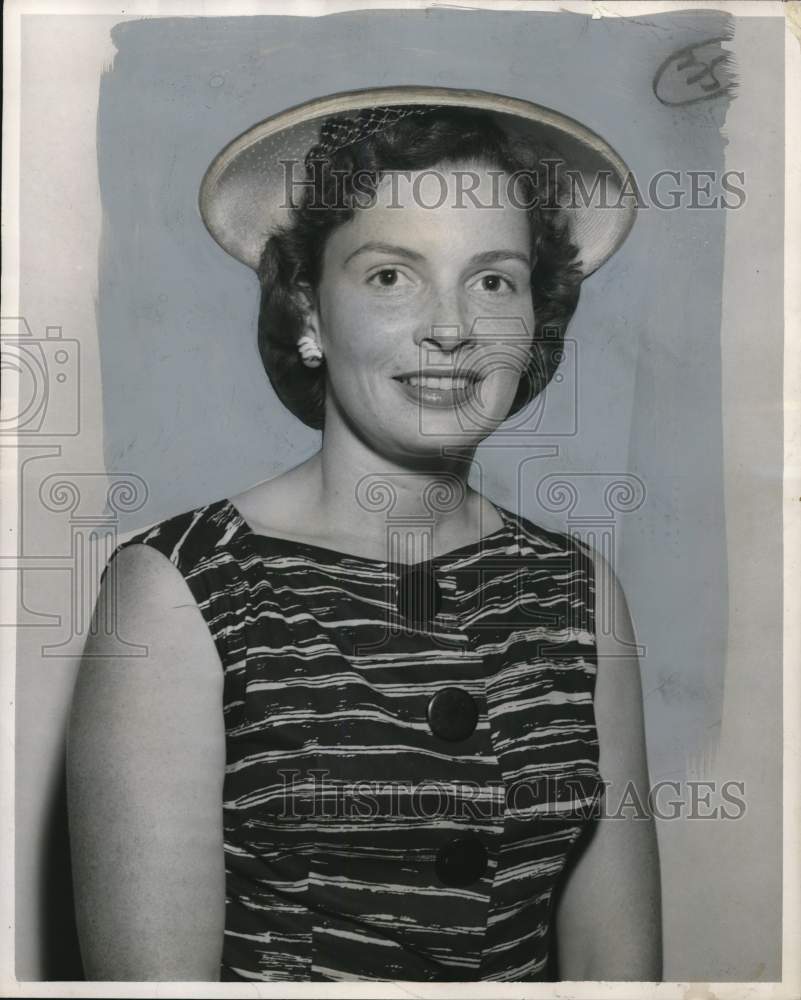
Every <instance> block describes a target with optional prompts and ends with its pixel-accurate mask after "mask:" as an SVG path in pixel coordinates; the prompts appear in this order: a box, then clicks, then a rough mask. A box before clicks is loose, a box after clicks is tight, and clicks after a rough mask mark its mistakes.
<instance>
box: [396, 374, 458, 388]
mask: <svg viewBox="0 0 801 1000" xmlns="http://www.w3.org/2000/svg"><path fill="white" fill-rule="evenodd" d="M470 381H471V380H470V379H468V378H459V377H457V378H450V377H448V376H446V375H422V376H419V377H418V376H417V375H409V376H408V377H407V378H402V379H401V382H405V383H406V384H407V385H420V386H422V387H423V388H424V389H464V388H465V387H466V386H467V385H468V383H469V382H470Z"/></svg>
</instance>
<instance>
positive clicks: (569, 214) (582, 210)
mask: <svg viewBox="0 0 801 1000" xmlns="http://www.w3.org/2000/svg"><path fill="white" fill-rule="evenodd" d="M420 105H436V106H439V107H453V108H467V109H471V110H476V111H484V112H487V113H489V114H490V115H491V116H492V117H493V119H494V120H495V122H496V123H497V125H499V126H500V127H501V128H502V129H503V130H504V132H505V133H506V134H507V136H508V137H509V138H510V139H511V140H512V141H513V142H514V143H515V144H517V143H520V142H522V143H524V144H530V145H531V146H532V147H533V148H537V149H539V148H546V149H548V150H549V151H551V152H552V153H555V154H556V156H557V157H558V159H559V160H561V161H562V164H561V166H560V168H559V169H561V170H562V171H563V173H564V175H565V176H571V175H572V176H573V177H574V178H577V179H578V178H580V183H573V184H572V185H571V186H570V191H571V197H569V198H568V199H567V201H566V202H565V203H563V205H562V207H563V209H564V212H565V217H566V218H567V220H568V225H569V227H570V236H571V239H572V241H573V242H574V243H575V244H576V245H577V247H578V250H579V259H580V262H581V272H582V275H583V276H584V277H586V276H587V275H589V274H592V272H593V271H596V270H597V269H598V268H599V267H600V266H601V265H602V264H603V263H604V262H605V261H606V260H608V259H609V257H611V256H612V254H613V253H614V252H615V251H616V250H617V249H618V247H619V246H620V245H621V243H622V242H623V241H624V240H625V238H626V236H627V235H628V233H629V230H630V229H631V227H632V225H633V224H634V218H635V214H636V204H634V203H633V202H634V200H635V199H633V198H632V197H623V198H620V197H619V195H620V193H621V192H622V191H624V188H625V186H626V184H627V183H630V180H629V178H630V172H629V169H628V167H627V166H626V164H625V163H624V161H623V160H622V158H621V157H620V156H619V155H618V154H617V153H616V152H615V150H614V149H612V147H611V146H610V145H609V143H607V142H606V141H605V140H604V139H602V138H601V137H600V136H599V135H597V134H596V133H595V132H593V131H592V130H590V129H589V128H587V127H586V125H582V124H581V123H580V122H577V121H576V120H575V119H573V118H569V117H568V116H567V115H563V114H560V113H559V112H558V111H554V110H553V109H551V108H545V107H542V106H540V105H538V104H533V103H532V102H530V101H525V100H520V99H519V98H513V97H506V96H504V95H502V94H491V93H486V92H484V91H476V90H456V89H452V88H443V87H382V88H376V89H369V90H357V91H350V92H347V93H341V94H335V95H330V96H327V97H324V98H319V99H317V100H313V101H308V102H307V103H305V104H301V105H298V106H297V107H294V108H290V109H288V110H286V111H282V112H280V113H279V114H276V115H273V116H271V117H270V118H266V119H265V120H264V121H261V122H259V123H258V124H256V125H254V126H252V127H251V128H249V129H248V130H247V131H246V132H243V133H242V134H241V135H240V136H238V137H237V138H236V139H234V140H233V141H232V142H230V143H229V144H228V145H227V146H225V148H224V149H222V150H221V151H220V152H219V153H218V154H217V156H216V157H215V158H214V160H213V161H212V162H211V164H210V166H209V168H208V170H207V171H206V174H205V176H204V178H203V181H202V183H201V186H200V195H199V207H200V214H201V216H202V217H203V221H204V222H205V224H206V227H207V228H208V230H209V232H210V233H211V235H212V236H213V237H214V239H215V240H216V241H217V243H219V245H220V246H221V247H222V248H223V249H224V250H225V251H227V253H229V254H231V255H232V256H233V257H235V258H236V259H237V260H240V261H242V263H244V264H247V265H248V266H249V267H251V268H253V269H254V270H255V269H257V268H258V265H259V261H260V259H261V254H262V251H263V249H264V244H265V242H266V240H267V239H268V238H269V236H270V235H271V234H272V233H273V232H274V231H275V230H276V228H278V227H279V226H282V225H285V224H286V223H287V222H288V221H289V213H290V208H289V205H288V204H287V196H286V195H287V186H286V163H288V162H289V163H298V162H299V163H301V164H303V161H304V158H305V156H306V153H307V152H308V151H309V149H310V148H311V147H312V146H314V145H316V144H317V143H318V142H319V141H320V126H321V124H322V123H323V121H325V120H326V119H330V118H332V117H335V116H337V115H342V116H343V118H346V117H347V118H352V116H353V115H354V113H357V112H360V111H372V110H373V109H389V108H393V109H395V108H400V107H407V108H412V107H415V106H420ZM585 193H588V194H589V195H590V197H584V194H585Z"/></svg>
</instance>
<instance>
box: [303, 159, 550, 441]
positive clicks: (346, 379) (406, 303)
mask: <svg viewBox="0 0 801 1000" xmlns="http://www.w3.org/2000/svg"><path fill="white" fill-rule="evenodd" d="M465 171H469V174H468V175H467V179H465V176H466V175H465ZM495 175H496V176H495V180H494V181H493V177H492V176H491V175H490V174H488V173H487V171H486V168H482V167H480V166H476V165H474V164H473V165H471V164H464V165H457V166H444V167H440V168H436V170H423V171H418V172H412V173H411V174H406V175H404V176H402V177H399V176H396V177H394V178H393V177H391V176H386V177H384V178H383V180H382V182H381V184H380V185H379V188H378V192H377V197H376V199H375V204H374V205H371V206H370V207H369V208H362V209H357V210H356V211H355V213H354V217H353V219H351V220H350V221H349V222H347V223H346V224H345V225H343V226H340V227H339V228H337V229H336V230H334V231H333V233H332V234H331V235H330V236H329V238H328V241H327V244H326V247H325V250H324V255H323V267H322V277H321V280H320V284H319V287H318V289H317V301H316V309H315V312H314V313H313V322H314V323H315V324H316V325H317V329H318V335H319V338H320V342H321V345H322V348H323V352H324V354H325V358H326V366H327V378H328V383H327V398H326V423H327V425H328V422H329V420H330V416H331V411H332V409H333V410H334V411H335V412H336V411H338V412H339V414H340V416H341V417H343V418H344V419H345V421H346V422H347V423H348V424H349V425H350V426H351V428H353V429H355V430H356V432H357V433H358V434H359V435H360V436H361V437H362V438H364V439H365V440H367V441H368V442H369V443H370V444H371V446H372V447H373V448H374V449H376V450H377V451H379V452H380V453H382V454H385V455H387V457H393V456H395V457H397V458H405V459H408V458H409V457H410V456H415V455H418V456H420V457H422V456H424V455H425V456H428V457H430V456H431V455H432V454H434V453H436V452H438V451H439V449H440V448H441V446H442V445H443V444H449V445H456V446H459V445H462V446H467V447H474V446H475V445H477V444H478V443H479V442H480V441H481V440H482V439H483V438H485V437H486V436H487V435H488V434H490V433H492V431H494V430H495V429H496V428H497V426H498V425H499V424H500V423H501V422H502V421H503V420H504V419H505V418H506V416H507V414H508V412H509V410H510V408H511V405H512V402H513V400H514V396H515V393H516V390H517V386H518V383H519V379H520V375H521V372H522V371H523V369H524V368H525V366H526V363H527V360H528V355H529V348H530V344H531V340H532V336H533V330H534V311H533V306H532V300H531V286H530V273H531V264H532V261H531V254H532V246H531V242H532V241H531V230H530V224H529V220H528V216H527V213H526V212H525V210H524V209H522V208H519V207H517V206H516V205H515V204H513V203H511V202H510V201H509V200H508V198H507V197H506V185H505V183H504V182H505V177H503V176H502V177H500V180H499V179H498V177H497V171H496V172H495ZM474 179H477V180H478V183H477V185H476V186H475V187H474V188H473V189H472V194H469V195H466V194H465V189H466V188H468V187H472V185H473V184H474ZM490 206H492V207H490Z"/></svg>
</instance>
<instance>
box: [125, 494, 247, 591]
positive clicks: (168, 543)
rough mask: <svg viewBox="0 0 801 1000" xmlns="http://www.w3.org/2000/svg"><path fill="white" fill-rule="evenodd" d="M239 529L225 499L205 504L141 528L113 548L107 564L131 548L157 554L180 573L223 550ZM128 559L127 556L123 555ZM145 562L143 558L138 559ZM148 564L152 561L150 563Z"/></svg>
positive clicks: (235, 517)
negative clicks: (149, 550) (139, 548)
mask: <svg viewBox="0 0 801 1000" xmlns="http://www.w3.org/2000/svg"><path fill="white" fill-rule="evenodd" d="M238 527H239V519H238V518H237V516H236V511H235V509H234V508H233V507H232V506H231V504H230V502H229V501H228V500H225V499H223V500H216V501H213V502H211V503H205V504H202V505H200V506H197V507H192V508H191V509H188V510H183V511H180V512H179V513H177V514H170V515H168V516H167V517H164V518H162V519H161V520H160V521H156V522H155V523H152V524H150V525H149V526H147V527H145V528H142V529H141V530H139V531H138V532H137V533H136V534H134V535H133V536H132V537H131V538H128V539H127V540H125V541H123V542H121V543H120V544H119V545H117V547H116V548H115V549H114V551H113V553H112V555H111V557H110V559H109V563H110V562H111V561H112V559H115V558H116V557H117V556H118V555H119V554H121V553H122V552H123V551H127V550H129V549H131V548H133V547H134V546H138V547H142V546H144V547H146V548H148V549H151V550H155V551H157V552H159V553H160V554H161V555H162V556H164V557H166V559H167V560H168V561H169V562H170V563H172V564H173V565H174V566H175V567H176V568H177V569H179V570H181V571H182V572H184V573H187V572H189V571H191V570H192V569H193V568H194V567H196V566H197V565H198V564H199V563H200V562H202V561H203V560H204V559H207V558H208V557H209V556H210V555H212V554H213V553H215V552H217V551H219V550H220V549H221V548H223V547H224V546H225V544H226V542H228V541H230V540H231V538H232V537H233V536H234V534H235V533H236V529H237V528H238ZM127 558H128V559H130V558H131V556H130V555H129V556H127ZM139 558H140V559H141V560H147V559H148V557H147V556H140V557H139ZM151 562H152V560H151Z"/></svg>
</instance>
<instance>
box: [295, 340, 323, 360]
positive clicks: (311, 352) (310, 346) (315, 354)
mask: <svg viewBox="0 0 801 1000" xmlns="http://www.w3.org/2000/svg"><path fill="white" fill-rule="evenodd" d="M298 351H300V356H301V358H302V359H303V364H304V365H306V366H307V367H309V368H319V366H320V365H321V364H322V363H323V352H322V351H321V350H320V348H319V347H318V346H317V344H316V343H315V341H314V338H313V337H312V336H311V335H310V334H308V333H306V334H304V335H303V336H302V337H301V338H300V339H299V340H298Z"/></svg>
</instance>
